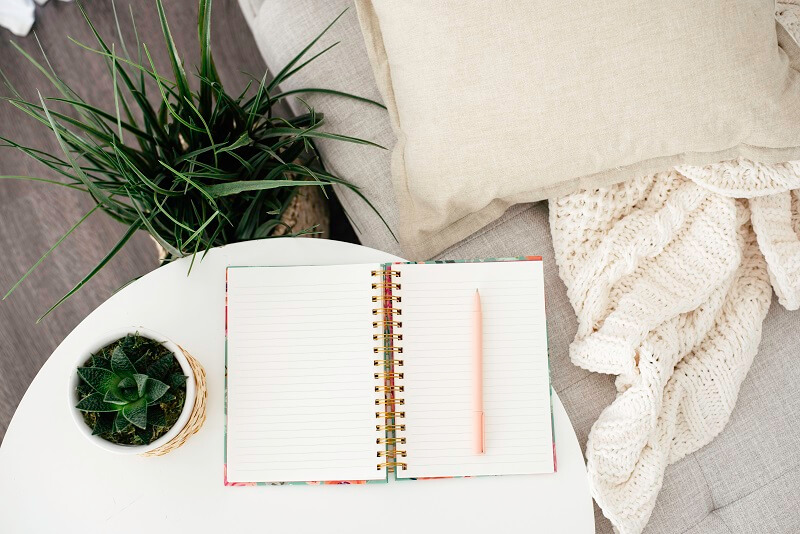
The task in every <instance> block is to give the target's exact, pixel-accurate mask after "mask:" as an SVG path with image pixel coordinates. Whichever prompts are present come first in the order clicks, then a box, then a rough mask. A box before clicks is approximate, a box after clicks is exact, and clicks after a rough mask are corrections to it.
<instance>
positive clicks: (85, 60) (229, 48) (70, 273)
mask: <svg viewBox="0 0 800 534" xmlns="http://www.w3.org/2000/svg"><path fill="white" fill-rule="evenodd" d="M164 3H165V4H166V10H167V16H168V19H169V22H170V26H171V29H172V34H173V36H174V37H175V39H176V41H177V42H178V48H179V50H180V52H181V55H182V57H184V58H185V59H186V61H187V65H186V66H187V71H190V70H192V71H193V70H194V68H193V64H194V61H195V58H196V57H197V55H198V53H197V46H198V45H197V22H196V19H197V2H196V1H195V0H181V1H180V2H173V1H169V2H164ZM130 4H131V6H132V7H133V12H134V14H135V17H136V24H137V28H138V32H139V35H140V37H141V38H142V40H143V41H144V42H146V43H148V45H149V48H150V50H151V53H152V52H153V51H157V52H158V54H157V57H156V58H155V60H156V65H157V67H158V69H159V70H160V71H161V72H164V73H166V72H169V64H168V63H167V61H166V55H165V54H164V50H163V41H162V39H161V35H160V28H159V23H158V17H157V13H156V11H155V3H154V1H153V0H130ZM84 5H85V6H86V9H87V11H88V13H89V16H90V17H91V19H92V20H93V22H94V23H95V25H96V26H97V27H98V29H99V31H100V32H101V34H103V35H104V36H107V37H108V38H109V39H113V37H114V35H115V25H114V17H113V12H112V9H111V3H110V2H108V1H107V0H89V1H84ZM213 5H214V13H213V24H212V32H213V34H212V35H213V50H214V60H215V63H216V65H217V68H218V70H219V71H220V75H221V77H222V79H223V82H224V83H225V84H226V86H228V87H230V88H231V89H230V92H234V93H238V91H239V89H240V88H243V87H244V85H243V84H244V83H246V80H247V76H246V75H245V74H243V72H248V73H252V74H254V75H257V76H258V77H261V75H262V74H263V72H264V69H265V66H264V63H263V61H262V59H261V56H260V55H259V53H258V51H257V49H256V45H255V43H254V41H253V38H252V36H251V34H250V31H249V29H248V27H247V24H246V22H245V21H244V19H243V17H242V14H241V12H240V11H239V7H238V4H237V2H236V1H235V0H217V1H216V2H214V4H213ZM117 9H118V14H119V15H120V18H121V24H122V26H123V31H124V32H125V30H126V28H127V27H128V24H127V21H128V13H129V12H128V0H117ZM34 30H35V31H36V33H37V35H38V37H39V40H40V41H41V43H42V46H43V47H44V50H45V51H46V53H47V55H48V57H49V59H50V61H51V62H52V64H53V66H54V67H55V69H56V70H57V71H58V72H59V74H60V75H61V77H62V78H64V79H65V80H66V81H67V82H68V83H70V84H71V85H72V87H73V88H74V89H75V90H76V91H77V92H78V93H79V94H81V95H82V96H83V97H84V99H86V100H87V101H89V102H91V103H95V104H100V105H101V107H105V108H106V109H112V110H113V109H114V108H113V94H112V92H111V89H110V87H111V84H110V80H109V79H108V75H107V72H106V70H105V66H104V64H103V63H102V61H100V60H99V59H98V58H97V57H93V56H92V55H91V54H89V53H87V52H83V51H81V50H80V49H79V48H78V47H77V46H75V45H74V44H72V43H70V42H69V41H68V39H67V37H68V36H69V37H73V38H75V39H77V40H80V41H82V42H84V43H87V44H88V43H92V36H91V34H90V32H89V30H88V28H87V26H86V24H85V22H84V21H83V20H82V18H81V16H80V13H79V11H78V9H77V8H76V6H75V4H73V3H62V2H49V3H48V4H47V5H45V6H44V7H39V8H37V22H36V25H35V26H34ZM126 37H127V40H128V42H132V41H133V33H132V31H128V32H127V35H126ZM11 38H13V39H14V40H15V41H16V42H17V43H19V44H20V45H21V46H22V47H23V48H24V49H25V50H26V51H28V52H29V53H31V54H32V55H35V56H37V57H38V56H39V54H40V52H39V50H38V45H37V43H36V40H35V38H34V36H33V34H31V35H29V36H28V37H24V38H17V37H14V36H12V35H11V34H10V33H9V32H7V31H6V30H3V29H0V69H2V70H3V71H4V72H5V74H6V76H7V77H8V78H9V79H10V80H11V82H12V83H13V84H14V85H15V86H16V88H17V89H18V90H19V91H20V92H21V93H22V94H23V95H24V96H25V97H27V98H29V99H35V98H36V90H37V89H38V90H40V91H41V92H42V94H43V95H44V96H56V95H55V94H54V90H53V89H52V88H51V87H49V84H48V82H47V81H46V80H45V78H44V77H43V76H41V75H38V73H37V72H35V71H34V69H33V68H32V66H31V65H29V64H28V63H27V61H26V60H25V59H24V58H23V57H22V56H21V55H20V54H19V53H18V52H17V51H16V50H14V49H13V48H12V47H11V45H10V44H9V39H11ZM0 93H1V94H3V95H7V94H8V92H7V91H6V90H5V88H4V87H3V88H2V89H0ZM48 133H49V132H48V130H47V129H46V128H45V127H44V126H43V125H41V124H38V123H35V122H34V121H33V120H31V119H29V118H27V117H26V116H24V115H23V114H22V113H21V112H19V111H17V110H16V109H15V108H13V107H12V106H11V105H9V104H7V103H5V102H0V135H2V136H4V137H8V138H11V139H14V140H16V141H19V142H21V143H22V144H25V145H29V146H34V147H37V148H40V149H42V150H47V151H57V145H56V142H55V140H54V138H53V136H52V133H51V132H50V133H49V134H48ZM0 175H32V176H42V177H48V178H54V177H55V176H54V175H53V174H51V173H48V172H45V170H44V169H43V168H42V167H40V166H39V165H38V164H36V163H35V162H34V161H32V160H29V159H27V158H26V157H25V156H24V155H22V154H21V153H19V152H16V151H13V150H12V149H8V148H0ZM65 191H66V192H65ZM90 208H91V203H90V200H89V199H88V198H86V197H85V196H83V195H82V194H80V193H77V192H75V193H72V192H69V191H68V190H66V189H63V188H59V187H55V186H49V185H46V184H42V185H39V184H31V183H25V182H16V181H10V180H3V181H0V294H3V293H5V292H6V291H7V290H8V289H9V288H10V287H11V286H12V285H13V284H14V283H15V282H16V281H17V280H18V279H19V277H20V276H21V275H22V274H23V273H25V271H26V270H27V269H28V268H29V267H30V266H31V265H33V264H34V263H35V262H36V261H37V260H38V259H39V257H40V256H41V255H42V254H43V253H44V252H46V251H47V249H48V248H49V247H50V246H51V245H52V244H53V243H54V242H55V241H56V240H57V239H58V238H59V237H60V236H61V235H62V234H63V233H64V232H65V231H66V230H68V229H69V228H70V226H71V225H72V224H74V223H75V222H76V221H77V220H78V218H80V217H81V216H82V215H83V214H84V213H86V212H87V211H88V210H89V209H90ZM333 209H334V212H335V210H336V209H337V207H336V206H334V207H333ZM340 220H344V218H343V217H340ZM334 222H336V220H334ZM341 224H342V223H341V222H340V223H339V230H338V233H339V234H342V233H343V232H347V229H344V230H342V229H341ZM344 224H346V223H344ZM334 228H336V225H334ZM123 230H124V229H123V228H122V227H121V226H120V225H119V224H118V223H116V222H114V221H112V220H111V219H109V218H107V217H105V216H104V215H103V214H102V213H96V214H94V215H92V217H91V218H90V219H89V220H88V221H87V222H86V223H85V224H84V225H83V227H82V228H81V229H80V230H79V231H78V232H77V233H76V234H74V235H72V236H70V237H69V238H68V239H67V240H66V241H65V242H64V243H63V244H62V245H61V246H60V247H58V248H57V249H56V250H55V251H54V252H53V253H52V254H51V255H50V257H49V258H47V259H46V260H45V262H44V263H42V265H41V266H40V267H39V268H38V269H37V270H36V272H35V273H34V274H33V275H32V276H30V277H29V278H28V279H27V280H26V282H25V284H24V285H23V286H21V287H20V288H19V289H17V291H15V292H14V293H13V294H12V295H11V296H10V297H9V298H8V299H6V300H5V301H4V302H2V303H0V441H1V440H2V438H3V436H4V435H5V431H6V429H7V428H8V424H9V422H10V420H11V417H12V415H13V413H14V410H15V409H16V407H17V405H18V404H19V402H20V399H21V398H22V396H23V394H24V393H25V390H26V389H27V388H28V385H29V384H30V382H31V381H32V380H33V378H34V376H35V375H36V373H37V371H38V370H39V368H40V367H41V366H42V365H43V364H44V362H45V361H46V360H47V358H48V356H49V355H50V353H51V352H52V351H53V349H55V347H56V346H57V345H58V344H59V343H60V342H61V340H62V339H63V338H64V337H65V336H66V335H67V334H68V333H69V332H70V330H72V328H74V327H75V325H77V324H78V323H79V322H80V321H81V320H82V319H83V318H84V317H85V316H86V315H87V314H88V313H89V312H91V311H92V310H93V309H94V308H96V307H97V306H98V305H99V304H100V303H101V302H103V301H104V300H105V299H107V298H108V297H109V296H110V295H111V294H112V293H113V292H114V291H115V290H116V289H118V288H119V287H120V286H122V285H124V284H125V283H126V282H128V281H130V280H131V279H133V278H135V277H137V276H141V275H142V274H144V273H146V272H148V271H150V270H151V269H153V268H155V267H156V266H157V262H156V250H155V248H154V246H153V244H152V243H151V241H150V240H149V238H148V237H147V236H146V235H145V234H143V233H141V232H140V234H139V235H137V236H136V237H134V239H133V240H132V241H131V242H129V244H128V245H127V246H126V247H125V248H124V249H123V250H122V251H121V253H119V254H118V255H117V257H116V258H115V259H114V260H113V261H112V263H110V264H109V265H107V266H106V267H105V268H104V269H103V270H102V271H101V272H100V274H99V275H97V276H95V278H94V279H93V280H92V282H91V283H90V284H88V285H87V286H86V287H84V288H83V289H82V290H81V291H80V292H79V293H77V294H76V295H75V296H74V297H72V298H71V299H69V300H68V301H67V302H66V304H64V305H62V306H61V307H60V308H59V309H58V310H57V311H56V312H55V313H53V314H51V315H50V316H49V317H47V318H46V319H45V320H44V321H43V322H42V323H40V324H38V325H37V324H36V318H37V317H38V316H39V315H40V314H41V313H42V312H44V311H45V310H47V309H48V308H49V307H50V305H52V304H53V303H54V302H55V301H56V300H57V299H58V298H59V297H61V296H62V295H63V294H64V293H65V292H66V291H67V290H69V289H70V288H71V287H72V286H73V285H74V284H75V283H76V282H78V281H79V280H80V279H81V278H82V277H83V275H84V274H85V273H87V272H88V271H89V270H90V269H91V268H92V267H93V266H94V265H95V264H96V262H97V261H98V260H99V259H100V258H101V257H102V256H103V255H104V253H105V252H106V251H107V250H108V249H109V248H110V247H111V246H112V245H113V244H114V243H116V241H117V239H118V238H119V236H120V235H121V234H122V231H123ZM336 233H337V230H336V229H334V235H335V234H336ZM339 237H340V238H341V237H342V236H341V235H340V236H339ZM345 237H346V236H345ZM65 380H66V378H65ZM55 397H57V398H59V399H60V398H61V396H60V395H55Z"/></svg>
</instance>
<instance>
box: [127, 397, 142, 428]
mask: <svg viewBox="0 0 800 534" xmlns="http://www.w3.org/2000/svg"><path fill="white" fill-rule="evenodd" d="M122 416H123V417H125V419H126V420H128V422H130V423H131V424H132V425H133V426H135V427H137V428H142V429H144V428H147V400H146V399H139V400H137V401H135V402H131V403H128V404H126V405H125V406H123V407H122Z"/></svg>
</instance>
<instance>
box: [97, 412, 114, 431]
mask: <svg viewBox="0 0 800 534" xmlns="http://www.w3.org/2000/svg"><path fill="white" fill-rule="evenodd" d="M114 416H115V415H114V414H112V413H101V414H99V415H98V417H97V419H96V420H95V423H94V426H93V427H92V435H93V436H99V435H100V434H108V433H109V432H111V431H112V430H113V427H114Z"/></svg>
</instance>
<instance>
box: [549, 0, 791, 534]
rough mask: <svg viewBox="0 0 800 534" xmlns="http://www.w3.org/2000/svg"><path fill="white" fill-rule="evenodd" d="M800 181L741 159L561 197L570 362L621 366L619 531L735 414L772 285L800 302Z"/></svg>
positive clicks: (782, 15)
mask: <svg viewBox="0 0 800 534" xmlns="http://www.w3.org/2000/svg"><path fill="white" fill-rule="evenodd" d="M778 18H779V20H780V21H781V23H783V24H784V26H785V27H786V28H787V29H788V30H789V32H791V33H792V34H793V35H794V37H795V39H797V40H798V41H800V0H784V2H782V3H778ZM798 128H800V125H798ZM798 188H800V162H789V163H784V164H780V165H760V164H757V163H753V162H750V161H747V160H738V161H732V162H726V163H722V164H719V165H712V166H709V167H704V168H701V167H688V166H687V167H679V168H677V169H676V170H673V171H671V172H666V173H661V174H656V175H654V176H648V177H645V178H640V179H636V180H632V181H630V182H627V183H623V184H618V185H616V186H613V187H609V188H605V189H600V190H591V191H581V192H578V193H575V194H573V195H570V196H567V197H563V198H560V199H557V200H552V201H550V228H551V232H552V236H553V246H554V248H555V255H556V263H557V264H558V267H559V273H560V275H561V278H562V279H563V280H564V283H565V284H566V286H567V290H568V295H569V299H570V301H571V302H572V305H573V307H574V308H575V312H576V314H577V316H578V333H577V335H576V337H575V341H574V342H573V343H572V345H571V347H570V357H571V358H572V361H573V362H574V363H575V364H576V365H579V366H581V367H583V368H585V369H588V370H590V371H596V372H600V373H608V374H613V375H617V380H616V386H617V391H618V394H617V398H616V400H615V401H614V402H613V403H612V404H611V405H610V406H608V407H607V408H606V409H605V410H604V411H603V413H602V414H601V415H600V418H599V419H598V420H597V422H595V424H594V425H593V427H592V430H591V432H590V434H589V440H588V442H587V444H586V461H587V469H588V472H589V481H590V487H591V490H592V494H593V496H594V498H595V500H596V501H597V503H598V505H599V506H600V508H601V509H602V510H603V513H604V514H605V515H606V517H608V518H609V519H610V520H611V523H612V524H613V525H614V527H615V529H616V530H617V531H618V532H621V533H624V534H628V533H639V532H641V531H642V530H643V529H644V527H645V525H646V524H647V521H648V519H649V517H650V513H651V512H652V510H653V506H654V505H655V500H656V497H657V495H658V492H659V490H660V489H661V483H662V480H663V477H664V470H665V469H666V466H667V465H669V464H671V463H673V462H676V461H678V460H680V459H681V458H683V457H684V456H686V455H687V454H690V453H692V452H694V451H696V450H697V449H699V448H700V447H702V446H704V445H705V444H707V443H708V442H709V441H711V440H712V439H713V438H714V437H715V436H716V435H717V434H719V432H720V431H721V430H722V429H723V427H724V426H725V424H726V423H727V422H728V419H729V417H730V414H731V412H732V410H733V407H734V404H735V403H736V397H737V395H738V393H739V387H740V385H741V383H742V381H743V380H744V377H745V375H746V374H747V371H748V370H749V368H750V364H751V363H752V361H753V357H754V356H755V354H756V351H757V348H758V344H759V341H760V338H761V324H762V321H763V320H764V317H765V316H766V313H767V310H768V308H769V305H770V301H771V288H770V284H771V286H772V288H774V290H775V293H776V294H777V295H778V297H779V301H780V303H781V304H782V305H783V306H785V307H786V308H788V309H790V310H794V309H797V308H798V306H800V190H798Z"/></svg>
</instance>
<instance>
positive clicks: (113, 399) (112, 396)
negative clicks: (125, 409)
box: [103, 390, 129, 409]
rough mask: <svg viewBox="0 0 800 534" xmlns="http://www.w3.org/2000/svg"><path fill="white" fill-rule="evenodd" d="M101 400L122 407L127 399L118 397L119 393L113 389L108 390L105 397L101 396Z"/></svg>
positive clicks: (126, 402)
mask: <svg viewBox="0 0 800 534" xmlns="http://www.w3.org/2000/svg"><path fill="white" fill-rule="evenodd" d="M103 401H105V402H107V403H109V404H116V405H117V406H119V407H120V408H119V409H122V406H125V405H126V404H128V402H129V401H128V400H126V399H123V398H122V397H120V396H119V394H118V393H117V392H116V391H114V390H109V391H108V392H106V394H105V397H103Z"/></svg>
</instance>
